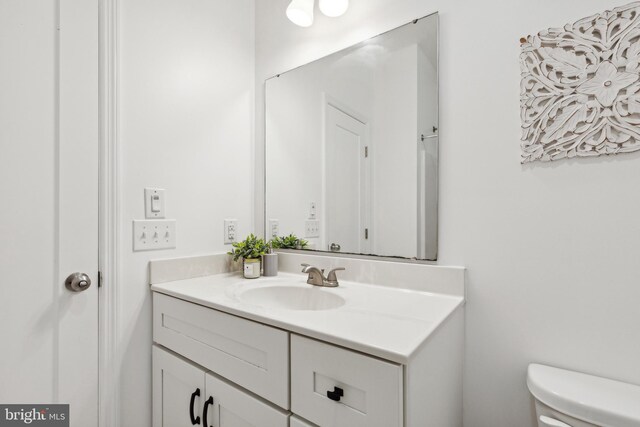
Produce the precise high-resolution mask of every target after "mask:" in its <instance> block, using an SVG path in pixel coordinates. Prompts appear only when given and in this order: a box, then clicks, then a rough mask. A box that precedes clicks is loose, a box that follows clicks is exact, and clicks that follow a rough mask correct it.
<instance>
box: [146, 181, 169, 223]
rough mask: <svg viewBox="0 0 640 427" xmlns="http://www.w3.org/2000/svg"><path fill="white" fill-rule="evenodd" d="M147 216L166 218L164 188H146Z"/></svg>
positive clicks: (148, 217)
mask: <svg viewBox="0 0 640 427" xmlns="http://www.w3.org/2000/svg"><path fill="white" fill-rule="evenodd" d="M144 211H145V215H144V216H145V218H147V219H159V218H164V190H163V189H162V188H145V189H144Z"/></svg>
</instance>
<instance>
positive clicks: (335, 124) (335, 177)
mask: <svg viewBox="0 0 640 427" xmlns="http://www.w3.org/2000/svg"><path fill="white" fill-rule="evenodd" d="M325 120H326V123H325V125H326V133H325V164H324V167H325V171H324V174H325V192H324V196H325V204H324V205H325V209H326V214H325V218H326V223H325V231H326V233H325V236H326V239H325V244H326V248H327V250H332V251H334V252H335V251H336V249H337V247H338V246H339V248H340V249H339V251H340V252H356V253H369V252H370V241H371V236H370V232H369V221H370V218H369V212H370V211H371V209H370V204H371V180H370V160H369V158H370V157H369V150H370V148H369V129H368V125H367V124H366V123H363V122H362V121H361V120H359V119H357V118H355V117H353V116H352V115H349V114H347V113H345V112H343V111H342V110H340V109H338V108H336V107H335V106H333V105H331V104H327V105H326V111H325Z"/></svg>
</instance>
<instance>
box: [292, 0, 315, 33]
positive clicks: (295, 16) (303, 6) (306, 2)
mask: <svg viewBox="0 0 640 427" xmlns="http://www.w3.org/2000/svg"><path fill="white" fill-rule="evenodd" d="M314 1H315V0H291V3H290V4H289V7H287V18H289V20H290V21H291V22H293V23H294V24H296V25H299V26H301V27H310V26H311V25H312V24H313V6H314Z"/></svg>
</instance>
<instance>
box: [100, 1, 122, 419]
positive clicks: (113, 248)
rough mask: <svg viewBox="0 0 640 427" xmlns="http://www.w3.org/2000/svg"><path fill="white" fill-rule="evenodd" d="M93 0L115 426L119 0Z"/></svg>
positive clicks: (104, 405)
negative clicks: (96, 8) (95, 6)
mask: <svg viewBox="0 0 640 427" xmlns="http://www.w3.org/2000/svg"><path fill="white" fill-rule="evenodd" d="M98 1H99V3H100V4H99V22H98V31H99V40H100V43H99V48H98V49H99V50H98V52H99V82H100V87H99V103H100V105H99V115H100V131H99V132H100V135H99V145H100V147H99V156H100V159H99V165H100V170H99V178H98V181H99V187H100V188H99V200H100V202H99V216H100V218H99V238H98V241H99V249H98V254H99V255H98V256H99V262H98V266H99V271H100V273H99V274H100V276H99V277H100V279H99V284H98V285H99V286H100V289H99V292H98V295H99V296H98V312H99V315H98V319H99V326H98V334H99V336H98V347H99V348H98V354H99V360H98V387H99V392H98V425H99V426H100V427H118V425H119V424H120V423H119V415H120V414H119V404H118V402H119V386H120V381H119V366H120V357H119V350H118V326H119V310H118V286H119V283H120V277H119V265H120V254H119V245H120V227H119V224H121V209H120V195H121V184H120V147H119V138H118V134H119V131H118V126H119V125H118V122H119V120H118V93H119V91H118V89H119V88H118V73H117V71H118V50H119V31H118V30H119V29H118V22H119V13H118V10H119V0H98Z"/></svg>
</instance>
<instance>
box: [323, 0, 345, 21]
mask: <svg viewBox="0 0 640 427" xmlns="http://www.w3.org/2000/svg"><path fill="white" fill-rule="evenodd" d="M348 8H349V0H320V11H321V12H322V13H324V14H325V15H327V16H329V17H331V18H336V17H338V16H341V15H343V14H344V13H345V12H346V11H347V9H348Z"/></svg>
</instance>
